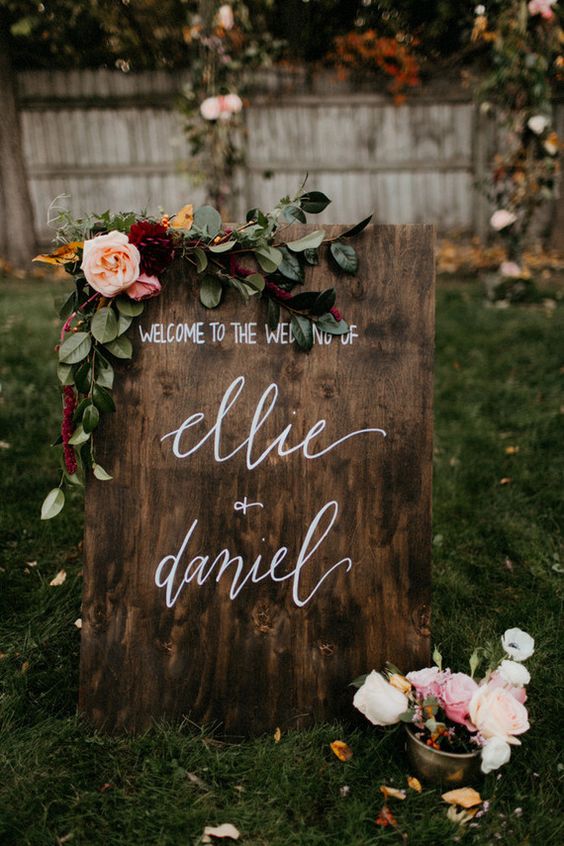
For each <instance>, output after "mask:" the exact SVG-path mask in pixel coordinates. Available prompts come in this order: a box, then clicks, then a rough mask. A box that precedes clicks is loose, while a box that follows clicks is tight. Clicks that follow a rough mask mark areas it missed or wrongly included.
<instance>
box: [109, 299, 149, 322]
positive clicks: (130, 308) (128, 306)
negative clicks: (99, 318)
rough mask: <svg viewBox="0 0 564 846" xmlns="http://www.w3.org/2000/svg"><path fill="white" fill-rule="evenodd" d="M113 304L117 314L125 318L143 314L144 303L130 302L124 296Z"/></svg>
mask: <svg viewBox="0 0 564 846" xmlns="http://www.w3.org/2000/svg"><path fill="white" fill-rule="evenodd" d="M115 304H116V305H117V309H118V311H119V313H120V314H124V315H125V316H126V317H139V315H140V314H143V310H144V308H145V303H138V302H136V300H131V299H130V298H129V297H126V296H123V297H118V298H117V300H115Z"/></svg>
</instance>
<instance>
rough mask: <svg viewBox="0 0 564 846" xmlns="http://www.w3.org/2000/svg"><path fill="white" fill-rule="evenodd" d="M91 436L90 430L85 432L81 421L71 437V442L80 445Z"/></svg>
mask: <svg viewBox="0 0 564 846" xmlns="http://www.w3.org/2000/svg"><path fill="white" fill-rule="evenodd" d="M89 437H90V434H89V432H85V431H84V428H83V426H82V423H79V425H78V426H77V427H76V429H75V430H74V432H73V434H72V436H71V437H70V438H69V444H72V445H73V446H80V444H85V443H86V441H87V440H88V439H89Z"/></svg>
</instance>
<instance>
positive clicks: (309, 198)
mask: <svg viewBox="0 0 564 846" xmlns="http://www.w3.org/2000/svg"><path fill="white" fill-rule="evenodd" d="M330 202H331V200H330V199H329V197H326V196H325V194H322V193H321V191H308V192H307V194H302V196H301V197H300V205H301V207H302V209H303V210H304V211H305V212H307V213H308V214H319V213H320V212H322V211H324V209H326V208H327V206H328V205H329V203H330Z"/></svg>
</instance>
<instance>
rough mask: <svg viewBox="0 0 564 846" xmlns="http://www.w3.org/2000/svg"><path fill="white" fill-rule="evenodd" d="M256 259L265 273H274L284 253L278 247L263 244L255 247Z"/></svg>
mask: <svg viewBox="0 0 564 846" xmlns="http://www.w3.org/2000/svg"><path fill="white" fill-rule="evenodd" d="M255 256H256V260H257V261H258V263H259V264H260V266H261V268H262V269H263V270H264V272H265V273H274V271H275V270H277V269H278V267H279V266H280V263H281V261H282V253H281V252H280V250H279V249H277V248H276V247H271V246H269V245H268V244H261V245H260V247H257V248H256V249H255Z"/></svg>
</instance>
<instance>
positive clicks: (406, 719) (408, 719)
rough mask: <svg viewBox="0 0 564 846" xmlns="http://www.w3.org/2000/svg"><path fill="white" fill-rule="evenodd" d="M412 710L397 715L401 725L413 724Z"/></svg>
mask: <svg viewBox="0 0 564 846" xmlns="http://www.w3.org/2000/svg"><path fill="white" fill-rule="evenodd" d="M413 714H414V711H413V708H408V709H407V711H404V712H403V714H400V715H399V718H400V720H401V721H402V723H412V722H413Z"/></svg>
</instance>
